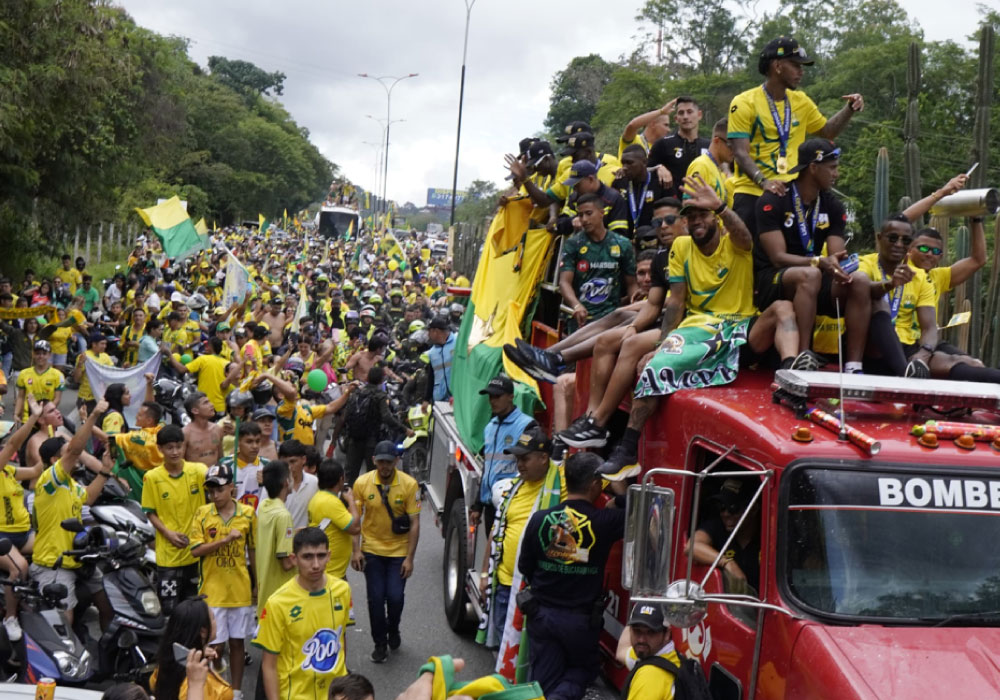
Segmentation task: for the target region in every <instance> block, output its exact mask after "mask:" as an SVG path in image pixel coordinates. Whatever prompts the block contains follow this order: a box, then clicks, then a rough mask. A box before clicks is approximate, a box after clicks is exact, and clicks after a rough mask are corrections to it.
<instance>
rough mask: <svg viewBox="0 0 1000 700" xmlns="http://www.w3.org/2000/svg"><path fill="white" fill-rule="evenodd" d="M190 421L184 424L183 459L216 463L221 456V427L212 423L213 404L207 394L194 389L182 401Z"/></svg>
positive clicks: (210, 463)
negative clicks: (193, 391) (185, 399)
mask: <svg viewBox="0 0 1000 700" xmlns="http://www.w3.org/2000/svg"><path fill="white" fill-rule="evenodd" d="M184 410H186V411H187V413H188V415H189V416H191V422H190V423H188V424H187V425H185V426H184V459H186V460H187V461H189V462H201V463H202V464H209V465H212V464H216V463H217V462H218V461H219V460H220V459H221V458H222V427H221V426H220V425H218V424H217V423H212V422H211V419H212V418H215V406H213V405H212V402H211V401H210V400H209V398H208V396H206V395H205V394H203V393H202V392H200V391H196V392H195V393H193V394H191V396H189V397H188V399H187V401H185V402H184Z"/></svg>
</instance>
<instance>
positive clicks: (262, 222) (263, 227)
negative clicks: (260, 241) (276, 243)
mask: <svg viewBox="0 0 1000 700" xmlns="http://www.w3.org/2000/svg"><path fill="white" fill-rule="evenodd" d="M270 227H271V222H270V221H268V220H267V218H266V217H265V216H264V215H263V214H258V215H257V230H258V231H260V232H261V233H267V230H268V229H269V228H270Z"/></svg>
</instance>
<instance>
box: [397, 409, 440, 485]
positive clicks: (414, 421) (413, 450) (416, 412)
mask: <svg viewBox="0 0 1000 700" xmlns="http://www.w3.org/2000/svg"><path fill="white" fill-rule="evenodd" d="M406 422H407V424H408V425H409V426H410V430H412V431H413V435H411V436H410V437H408V438H406V439H405V440H403V442H402V445H401V447H402V448H403V471H404V472H406V473H407V474H409V475H410V476H412V477H413V478H414V479H416V480H417V482H418V483H423V482H425V481H427V477H428V470H429V466H430V465H429V464H428V462H427V457H428V452H429V450H428V447H429V442H430V438H429V436H430V434H431V426H432V424H433V423H434V418H433V417H432V415H431V407H430V406H428V407H427V409H426V410H425V409H424V408H423V406H422V404H417V405H416V406H411V407H410V410H409V411H407V412H406Z"/></svg>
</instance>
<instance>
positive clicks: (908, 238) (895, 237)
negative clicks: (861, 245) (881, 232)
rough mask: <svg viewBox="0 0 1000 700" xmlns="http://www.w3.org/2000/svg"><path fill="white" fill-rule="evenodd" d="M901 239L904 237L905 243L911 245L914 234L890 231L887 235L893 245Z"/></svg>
mask: <svg viewBox="0 0 1000 700" xmlns="http://www.w3.org/2000/svg"><path fill="white" fill-rule="evenodd" d="M899 239H903V245H910V244H911V243H913V236H904V235H902V234H899V233H888V234H886V236H885V240H887V241H889V243H891V244H893V245H896V243H898V242H899Z"/></svg>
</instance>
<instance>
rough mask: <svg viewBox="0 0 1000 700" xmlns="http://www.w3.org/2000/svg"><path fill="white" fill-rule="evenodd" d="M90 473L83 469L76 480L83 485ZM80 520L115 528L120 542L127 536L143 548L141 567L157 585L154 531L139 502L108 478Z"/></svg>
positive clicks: (154, 584) (89, 479) (89, 523)
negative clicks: (140, 543)
mask: <svg viewBox="0 0 1000 700" xmlns="http://www.w3.org/2000/svg"><path fill="white" fill-rule="evenodd" d="M93 478H94V474H93V472H91V471H90V470H83V474H82V475H81V478H78V481H80V482H81V483H83V484H84V485H86V484H88V483H89V482H90V481H91V480H93ZM82 520H83V523H84V525H92V524H98V525H106V526H108V527H111V528H113V529H114V531H115V534H116V535H117V536H118V540H119V541H124V540H126V539H128V538H129V537H130V536H131V537H134V538H136V539H138V540H139V541H140V542H142V544H144V545H145V550H144V551H143V555H142V562H141V565H140V568H141V569H142V571H143V573H144V574H145V575H146V577H147V578H148V579H149V580H150V583H152V584H153V586H154V588H155V587H156V586H157V585H158V579H157V571H156V552H155V551H154V550H153V548H152V546H151V544H152V543H153V541H154V540H155V539H156V530H155V529H154V528H153V525H152V523H150V522H149V518H148V517H146V514H145V513H144V512H143V511H142V506H140V505H139V503H138V501H135V500H134V499H131V498H129V497H128V493H126V491H125V488H124V487H123V486H122V485H121V484H120V483H118V481H116V480H114V479H108V480H107V481H105V482H104V486H103V487H102V488H101V493H100V495H98V497H97V500H96V501H94V504H93V505H91V506H84V507H83V514H82Z"/></svg>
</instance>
